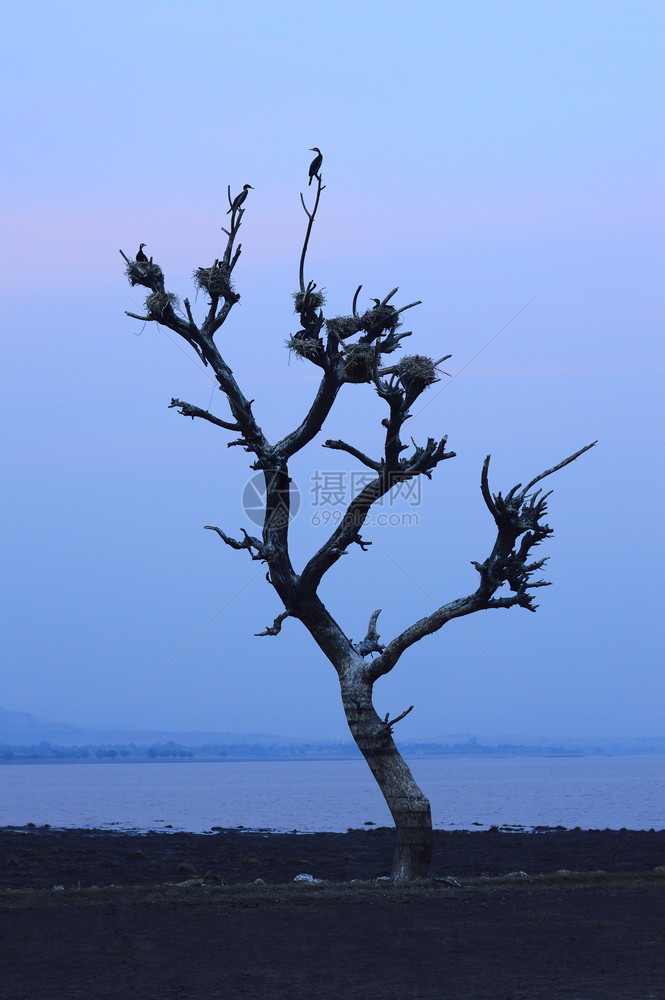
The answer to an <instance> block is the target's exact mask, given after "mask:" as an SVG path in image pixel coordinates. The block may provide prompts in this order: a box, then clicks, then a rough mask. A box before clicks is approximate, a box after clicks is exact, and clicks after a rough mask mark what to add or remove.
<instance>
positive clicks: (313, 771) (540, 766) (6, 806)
mask: <svg viewBox="0 0 665 1000" xmlns="http://www.w3.org/2000/svg"><path fill="white" fill-rule="evenodd" d="M410 765H411V767H412V770H413V773H414V776H415V778H416V780H417V781H418V782H419V783H420V785H421V787H422V789H423V791H424V792H425V793H426V794H427V795H428V796H429V798H430V801H431V803H432V815H433V820H434V825H435V827H437V828H439V829H453V830H467V829H481V828H487V827H489V826H492V825H496V826H503V825H511V824H514V825H521V826H526V827H531V826H538V825H540V826H557V825H561V826H565V827H575V826H579V827H582V828H583V829H589V828H591V829H605V828H607V827H609V828H611V829H619V828H621V827H627V828H629V829H633V830H648V829H651V828H654V829H663V827H665V766H664V765H665V757H664V756H645V757H551V758H542V757H528V758H524V757H522V758H500V757H496V758H493V757H484V758H482V759H479V758H469V757H457V758H456V757H443V758H432V759H422V758H419V759H416V760H411V761H410ZM368 820H371V821H372V822H373V823H376V824H377V825H379V826H386V825H391V818H390V814H389V812H388V809H387V808H386V806H385V804H384V802H383V799H382V798H381V795H380V793H379V791H378V789H377V788H376V786H375V784H374V782H373V779H372V777H371V775H370V774H369V771H368V769H367V765H366V764H365V762H364V761H362V760H357V761H356V760H345V761H247V762H245V761H239V762H234V761H226V762H210V763H196V762H182V763H181V762H173V763H170V762H169V763H158V764H156V763H146V764H119V763H112V764H86V763H84V764H80V763H70V764H67V763H63V764H7V765H3V766H0V826H22V825H24V824H26V823H35V824H37V825H41V824H45V823H49V824H50V825H51V826H58V827H102V828H110V829H119V830H123V829H125V830H126V829H136V830H148V829H150V830H162V829H164V828H165V827H167V825H169V824H170V825H171V827H172V828H173V829H175V830H191V831H195V832H197V831H205V830H209V829H210V828H211V827H212V826H221V827H237V826H243V827H249V828H253V829H260V828H269V829H271V830H280V831H281V830H294V829H295V830H298V831H301V832H303V833H304V832H310V831H317V830H320V831H325V830H327V831H345V830H347V829H348V828H349V827H360V826H362V825H363V824H364V823H365V822H366V821H368Z"/></svg>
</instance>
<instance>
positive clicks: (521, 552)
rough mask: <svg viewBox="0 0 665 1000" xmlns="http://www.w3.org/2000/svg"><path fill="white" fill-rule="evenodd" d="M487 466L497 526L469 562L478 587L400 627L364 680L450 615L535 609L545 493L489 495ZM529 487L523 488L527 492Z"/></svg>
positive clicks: (541, 583) (546, 531) (545, 528)
mask: <svg viewBox="0 0 665 1000" xmlns="http://www.w3.org/2000/svg"><path fill="white" fill-rule="evenodd" d="M594 444H595V442H594ZM592 447H593V445H587V446H586V447H584V448H581V449H580V450H579V451H577V452H575V454H574V455H571V456H570V457H569V458H567V459H564V461H563V462H559V463H558V465H556V466H553V468H552V469H549V470H547V472H546V473H543V474H541V475H539V476H536V477H535V478H534V479H533V480H531V482H530V484H529V487H530V486H533V485H534V484H535V483H537V482H539V481H540V480H541V479H543V478H544V477H545V476H546V475H550V474H551V473H552V472H556V471H557V470H558V469H562V468H563V467H564V466H565V465H568V464H569V463H570V462H572V461H574V460H575V459H576V458H579V456H580V455H583V454H584V452H585V451H588V450H589V448H592ZM488 467H489V456H488V457H487V458H486V459H485V462H484V463H483V470H482V474H481V490H482V494H483V499H484V500H485V503H486V504H487V507H488V509H489V511H490V512H491V514H492V516H493V518H494V520H495V523H496V525H497V535H496V540H495V542H494V547H493V549H492V552H491V553H490V555H489V556H488V558H487V559H485V561H484V562H482V563H479V562H473V564H472V565H473V566H475V568H476V570H477V571H478V573H479V574H480V584H479V586H478V588H477V589H476V590H475V591H474V593H472V594H469V595H467V596H466V597H462V598H459V599H457V600H454V601H450V602H449V603H448V604H444V605H442V606H441V607H440V608H437V610H436V611H434V612H433V613H432V614H431V615H426V616H425V617H424V618H421V619H420V620H419V621H417V622H415V623H414V624H413V625H410V626H409V627H408V628H406V629H404V631H403V632H401V633H400V635H398V636H396V638H395V639H393V640H392V641H391V642H389V643H388V645H387V646H386V648H385V650H384V651H383V653H381V654H380V656H378V657H377V659H376V660H374V661H373V662H372V663H371V664H367V667H366V676H367V677H368V679H370V680H372V681H374V680H376V679H377V678H378V677H380V676H382V675H383V674H386V673H388V672H389V671H390V670H392V668H393V667H394V666H395V664H396V663H397V661H398V660H399V658H400V656H401V655H402V653H403V652H404V651H405V650H406V649H408V648H409V646H412V645H413V644H414V643H415V642H418V641H419V640H420V639H423V638H424V637H425V636H427V635H431V634H432V633H433V632H437V631H438V630H439V629H440V628H442V627H443V626H444V625H445V624H446V623H447V622H449V621H451V620H452V619H454V618H460V617H462V616H464V615H469V614H473V613H474V612H475V611H484V610H490V609H494V608H512V607H515V606H519V607H522V608H525V609H526V610H527V611H535V610H536V608H537V605H536V604H534V603H533V596H534V595H533V594H532V593H531V591H533V590H534V589H538V588H540V587H547V586H550V584H549V582H548V581H546V580H534V579H533V575H534V573H537V572H538V571H539V570H541V569H542V568H543V566H544V565H545V562H546V559H545V558H542V559H536V560H534V561H529V554H530V552H531V549H532V548H534V547H535V546H536V545H539V544H540V542H541V541H543V540H544V539H546V538H548V537H549V536H550V535H552V534H553V532H552V529H551V528H550V526H549V525H548V524H545V523H544V522H543V521H542V518H543V517H544V516H545V514H546V513H547V503H546V500H547V497H548V496H549V494H545V495H543V496H540V490H537V491H536V492H535V493H532V494H528V492H526V490H522V491H521V492H518V490H519V484H518V486H514V487H513V488H512V489H511V490H509V491H508V493H507V494H506V496H505V497H503V496H502V494H501V493H497V494H495V495H493V494H492V493H491V491H490V488H489V483H488ZM529 487H527V488H526V489H527V490H528V488H529ZM521 536H523V537H522V541H521V542H520V544H519V545H517V540H518V538H520V537H521ZM506 584H507V585H508V587H509V588H510V591H511V593H510V594H506V595H498V596H497V591H499V590H500V588H501V587H503V586H504V585H506Z"/></svg>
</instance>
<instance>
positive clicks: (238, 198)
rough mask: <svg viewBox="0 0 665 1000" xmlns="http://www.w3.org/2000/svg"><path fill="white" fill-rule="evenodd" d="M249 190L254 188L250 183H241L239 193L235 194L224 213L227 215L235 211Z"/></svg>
mask: <svg viewBox="0 0 665 1000" xmlns="http://www.w3.org/2000/svg"><path fill="white" fill-rule="evenodd" d="M250 190H251V191H253V190H254V188H253V187H252V185H251V184H243V187H242V191H241V192H240V194H237V195H236V196H235V198H234V199H233V202H232V203H231V207H230V209H229V211H228V212H227V213H226V214H227V215H228V214H229V213H230V212H237V211H238V209H239V208H240V206H241V205H242V203H243V201H244V200H245V198H246V197H247V192H248V191H250Z"/></svg>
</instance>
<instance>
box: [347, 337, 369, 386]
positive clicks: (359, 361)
mask: <svg viewBox="0 0 665 1000" xmlns="http://www.w3.org/2000/svg"><path fill="white" fill-rule="evenodd" d="M375 362H376V351H375V349H374V348H373V347H372V345H371V344H349V346H348V347H347V348H346V351H345V352H344V378H345V379H346V381H347V382H371V381H372V377H373V374H374V365H375Z"/></svg>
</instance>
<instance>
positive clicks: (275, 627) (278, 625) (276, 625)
mask: <svg viewBox="0 0 665 1000" xmlns="http://www.w3.org/2000/svg"><path fill="white" fill-rule="evenodd" d="M290 615H291V612H290V611H282V613H281V615H277V617H276V618H275V620H274V622H273V623H272V625H268V626H267V627H266V629H265V631H264V632H255V633H254V635H255V636H261V635H279V633H280V632H281V631H282V622H284V621H285V619H287V618H289V617H290Z"/></svg>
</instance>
